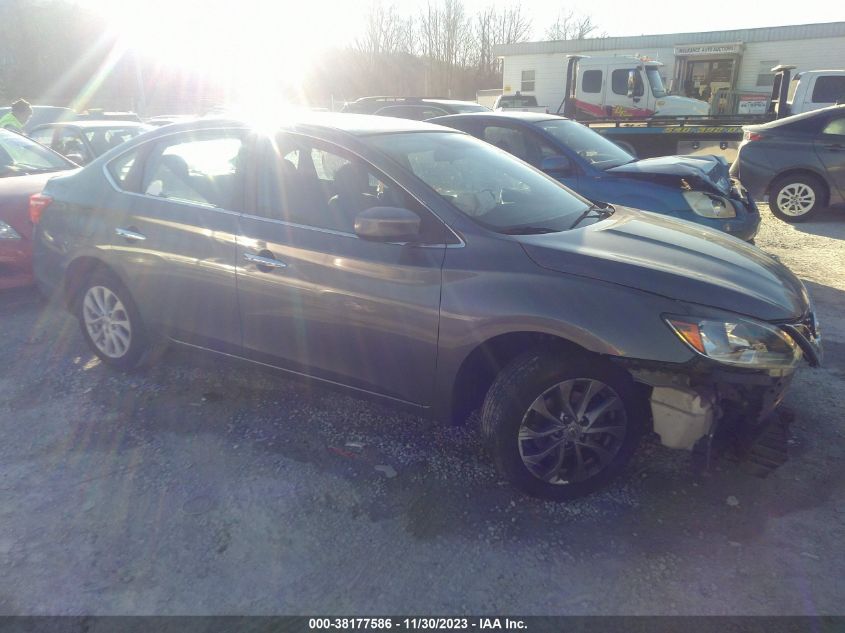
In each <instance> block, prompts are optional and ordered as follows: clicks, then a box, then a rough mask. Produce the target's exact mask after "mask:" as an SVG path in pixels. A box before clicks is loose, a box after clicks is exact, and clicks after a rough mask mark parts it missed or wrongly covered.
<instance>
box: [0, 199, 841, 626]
mask: <svg viewBox="0 0 845 633" xmlns="http://www.w3.org/2000/svg"><path fill="white" fill-rule="evenodd" d="M842 211H843V210H837V211H835V212H829V213H827V214H824V215H822V217H820V218H819V219H818V221H816V222H813V223H810V224H806V225H803V226H798V227H792V226H790V225H787V224H784V223H781V222H779V221H778V220H776V219H774V218H773V217H772V216H771V215H769V214H768V212H765V211H764V216H765V224H764V227H763V229H762V232H761V234H760V236H759V237H758V245H759V246H760V247H761V248H763V249H765V250H767V251H769V252H770V253H772V254H774V255H776V256H778V257H780V258H781V259H782V260H783V261H784V262H785V263H786V264H787V265H789V266H790V267H791V268H792V269H793V270H794V271H795V272H796V273H797V274H798V275H799V276H801V277H802V278H803V279H804V280H806V282H807V284H808V287H809V288H810V291H811V293H812V294H813V296H814V297H815V301H816V305H817V309H818V313H819V315H820V320H821V324H822V328H823V332H824V336H825V339H826V340H825V347H826V354H827V358H826V366H825V367H824V368H823V369H820V370H811V369H809V368H806V369H804V370H803V371H801V372H800V373H799V375H798V377H797V379H796V380H795V382H794V384H793V388H792V390H791V392H790V394H789V396H788V397H787V401H786V402H787V405H788V406H789V407H791V408H792V409H793V410H794V411H795V413H796V416H797V419H796V422H795V423H794V424H793V426H792V432H793V434H794V438H793V439H792V440H791V443H792V446H791V447H790V448H791V460H790V461H789V462H788V463H787V464H786V465H785V466H783V467H782V468H781V469H780V470H779V471H777V472H776V473H774V474H773V475H772V476H770V477H769V478H767V479H755V478H751V477H750V476H748V475H746V474H745V473H743V472H742V471H741V470H740V468H739V467H738V466H736V465H734V464H731V463H726V462H723V463H720V465H719V466H718V469H717V470H716V471H715V472H713V473H709V474H701V473H695V472H693V471H692V469H690V467H689V458H688V456H687V455H686V454H683V453H675V452H672V451H669V450H666V449H663V448H662V447H660V446H656V445H654V444H653V443H646V444H644V446H643V447H642V449H641V450H640V452H639V455H638V457H637V458H636V459H635V460H634V462H633V463H632V465H631V466H630V468H629V472H628V474H627V476H626V477H624V478H623V479H622V480H620V481H619V482H618V483H617V484H616V485H614V486H613V487H612V488H611V489H609V490H607V491H605V492H603V493H601V494H598V495H595V496H593V497H590V498H588V499H586V500H582V501H579V502H574V503H569V504H565V505H556V504H551V503H544V502H540V501H536V500H533V499H529V498H526V497H523V496H521V495H519V494H518V493H516V492H514V491H513V490H511V489H510V488H508V487H507V486H505V485H503V484H502V483H501V482H499V481H498V479H497V477H496V474H495V472H494V470H493V469H492V467H491V466H490V465H489V463H488V460H487V458H486V456H485V455H484V453H483V451H482V450H481V447H480V445H479V442H478V435H477V432H476V428H475V425H474V424H470V425H468V426H466V427H462V428H444V427H439V426H436V425H433V424H431V423H429V422H427V421H424V420H421V419H418V418H415V417H411V416H407V415H402V414H396V413H395V412H393V411H391V410H388V409H386V408H382V407H380V406H377V405H372V404H368V403H365V402H362V401H359V400H356V399H354V398H352V397H349V396H346V395H342V394H338V393H335V392H331V391H324V390H322V389H319V390H318V389H316V388H313V389H311V388H308V387H304V386H302V385H301V384H298V383H295V382H292V381H289V380H287V379H285V378H281V377H279V376H276V375H272V374H268V373H265V372H263V371H261V370H258V369H255V368H252V367H249V366H243V365H238V364H231V363H227V362H223V361H221V360H220V359H218V358H214V357H209V356H204V355H200V354H198V353H194V352H188V351H184V350H175V349H174V350H172V351H170V352H169V353H168V354H167V355H166V356H165V358H164V359H163V361H162V362H160V363H159V364H158V365H157V366H156V367H155V368H153V369H150V370H145V371H143V372H139V373H136V374H133V375H123V374H119V373H116V372H114V371H111V370H109V369H107V368H105V367H103V366H102V365H101V364H98V363H97V362H96V361H95V357H94V356H93V355H92V354H91V353H89V352H88V351H87V349H86V348H85V346H84V344H83V340H82V337H81V335H80V334H79V332H78V329H77V325H76V323H75V322H74V321H73V320H72V319H71V318H70V317H69V316H67V315H66V314H64V313H63V312H62V311H60V310H57V309H55V308H52V307H50V306H47V305H45V304H43V303H42V302H41V301H40V300H39V299H38V297H37V295H36V293H35V292H34V291H30V290H27V291H15V292H9V293H5V294H0V325H2V329H0V333H1V334H2V336H0V356H1V357H2V358H3V359H4V361H5V362H4V363H3V364H2V366H0V433H2V439H3V441H2V444H0V567H2V569H3V570H4V573H3V574H0V613H4V614H12V613H14V614H153V613H156V614H236V613H243V614H308V613H320V614H325V613H332V614H376V613H382V614H385V613H391V614H403V613H415V614H423V613H437V614H462V613H467V614H483V613H510V614H522V615H528V614H538V615H539V614H768V615H777V614H795V615H803V614H817V613H822V614H845V602H843V600H842V595H843V593H842V587H843V583H845V556H844V555H843V552H845V485H843V472H845V450H843V439H844V438H845V427H844V426H843V418H845V416H844V415H843V413H842V406H841V404H840V402H841V397H842V394H843V393H845V316H843V315H845V215H843V213H842ZM349 442H360V443H361V444H362V445H363V446H362V447H361V448H359V447H357V446H351V447H350V446H348V445H347V444H348V443H349ZM729 497H735V499H736V501H738V504H733V503H728V498H729ZM731 501H732V502H733V500H731Z"/></svg>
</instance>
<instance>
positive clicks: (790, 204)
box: [777, 182, 816, 217]
mask: <svg viewBox="0 0 845 633" xmlns="http://www.w3.org/2000/svg"><path fill="white" fill-rule="evenodd" d="M815 203H816V192H815V191H813V188H812V187H809V186H808V185H805V184H804V183H803V182H794V183H791V184H788V185H786V186H784V187H782V188H781V190H780V191H779V192H778V195H777V204H778V208H779V209H780V210H781V212H782V213H784V214H785V215H789V216H793V217H799V216H802V215H804V214H806V213H809V212H810V210H812V208H813V206H814V205H815Z"/></svg>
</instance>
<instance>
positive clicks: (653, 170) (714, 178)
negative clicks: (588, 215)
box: [607, 156, 731, 195]
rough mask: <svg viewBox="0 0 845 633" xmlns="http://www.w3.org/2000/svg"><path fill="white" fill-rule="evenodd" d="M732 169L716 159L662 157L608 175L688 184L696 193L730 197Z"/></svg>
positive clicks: (632, 164) (642, 161) (611, 169)
mask: <svg viewBox="0 0 845 633" xmlns="http://www.w3.org/2000/svg"><path fill="white" fill-rule="evenodd" d="M729 169H730V166H729V165H728V164H727V162H725V161H724V160H722V159H721V158H718V157H716V156H660V157H658V158H645V159H643V160H636V161H634V162H632V163H626V164H625V165H619V166H618V167H612V168H610V169H608V170H607V173H608V174H614V175H617V176H623V177H626V178H636V179H640V180H651V181H662V182H667V181H669V182H671V181H674V183H680V181H681V179H683V180H686V181H687V183H689V185H690V186H691V187H692V188H693V189H698V190H701V189H706V190H712V191H713V192H714V193H721V194H722V195H728V193H729V192H730V189H731V179H730V174H729V173H728V172H729Z"/></svg>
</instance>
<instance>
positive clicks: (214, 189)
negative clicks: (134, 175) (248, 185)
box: [141, 130, 246, 210]
mask: <svg viewBox="0 0 845 633" xmlns="http://www.w3.org/2000/svg"><path fill="white" fill-rule="evenodd" d="M244 150H245V143H244V139H243V135H242V134H241V133H240V132H237V131H227V130H220V131H215V132H214V133H213V134H203V135H198V136H188V137H181V138H180V139H179V140H169V141H167V142H163V143H160V144H159V145H158V146H156V147H155V149H153V151H152V152H151V153H150V155H149V156H148V157H147V160H146V164H145V166H144V178H143V183H142V187H141V191H142V192H143V193H145V194H146V195H149V196H155V197H157V198H168V199H171V200H176V201H179V202H190V203H196V204H202V205H208V206H211V207H218V208H223V209H234V210H239V209H240V208H241V201H242V197H243V190H242V187H241V186H240V185H241V182H242V179H243V171H244V167H245V162H246V160H245V151H244Z"/></svg>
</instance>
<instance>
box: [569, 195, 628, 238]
mask: <svg viewBox="0 0 845 633" xmlns="http://www.w3.org/2000/svg"><path fill="white" fill-rule="evenodd" d="M615 212H616V209H614V208H613V207H612V206H611V205H609V204H607V203H605V202H600V203H596V204H593V205H592V206H590V207H588V208H587V209H585V210H584V212H583V213H582V214H581V215H579V216H578V217H577V218H575V222H573V223H572V224H570V225H569V228H568V229H567V231H571V230H572V229H574V228H575V227H576V226H578V225H579V224H581V222H583V221H584V220H586V219H587V218H588V217H591V216H592V217H595V218H598V219H599V220H604V219H605V218H607V217H610V216H611V215H613V214H614V213H615ZM594 213H595V215H592V214H594Z"/></svg>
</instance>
